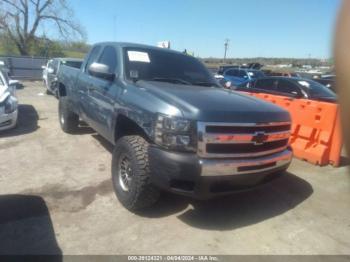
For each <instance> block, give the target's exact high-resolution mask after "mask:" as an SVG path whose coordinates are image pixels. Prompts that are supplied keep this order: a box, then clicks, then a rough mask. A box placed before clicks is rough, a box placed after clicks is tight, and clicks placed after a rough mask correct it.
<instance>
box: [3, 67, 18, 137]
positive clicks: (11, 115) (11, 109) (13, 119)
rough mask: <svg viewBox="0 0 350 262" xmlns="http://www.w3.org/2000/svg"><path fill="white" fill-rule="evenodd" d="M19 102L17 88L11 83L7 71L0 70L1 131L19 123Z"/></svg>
mask: <svg viewBox="0 0 350 262" xmlns="http://www.w3.org/2000/svg"><path fill="white" fill-rule="evenodd" d="M17 116H18V103H17V98H16V89H15V87H14V86H13V85H10V84H9V78H8V75H7V73H5V72H3V71H2V70H0V131H3V130H6V129H10V128H14V127H15V126H16V125H17Z"/></svg>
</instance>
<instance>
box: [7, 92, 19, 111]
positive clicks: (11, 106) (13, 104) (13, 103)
mask: <svg viewBox="0 0 350 262" xmlns="http://www.w3.org/2000/svg"><path fill="white" fill-rule="evenodd" d="M16 109H17V99H16V98H15V97H14V96H9V97H8V98H7V99H6V101H5V114H10V113H12V112H14V111H15V110H16Z"/></svg>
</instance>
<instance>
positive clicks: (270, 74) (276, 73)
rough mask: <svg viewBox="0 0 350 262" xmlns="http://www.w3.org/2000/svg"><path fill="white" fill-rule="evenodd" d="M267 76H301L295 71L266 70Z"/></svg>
mask: <svg viewBox="0 0 350 262" xmlns="http://www.w3.org/2000/svg"><path fill="white" fill-rule="evenodd" d="M264 73H265V76H284V77H300V75H299V74H298V73H295V72H273V71H270V72H264Z"/></svg>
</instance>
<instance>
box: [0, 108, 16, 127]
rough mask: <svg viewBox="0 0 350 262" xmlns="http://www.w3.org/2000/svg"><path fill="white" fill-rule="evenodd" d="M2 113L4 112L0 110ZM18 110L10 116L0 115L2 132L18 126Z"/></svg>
mask: <svg viewBox="0 0 350 262" xmlns="http://www.w3.org/2000/svg"><path fill="white" fill-rule="evenodd" d="M0 111H2V110H1V109H0ZM17 117H18V109H16V110H15V111H14V112H12V113H10V114H4V113H3V114H1V113H0V131H2V130H7V129H11V128H14V127H15V126H16V124H17Z"/></svg>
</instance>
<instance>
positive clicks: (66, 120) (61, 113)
mask: <svg viewBox="0 0 350 262" xmlns="http://www.w3.org/2000/svg"><path fill="white" fill-rule="evenodd" d="M58 119H59V121H60V125H61V128H62V130H63V131H64V132H65V133H69V134H72V133H75V132H76V131H77V129H78V125H79V116H78V115H77V114H76V113H74V112H73V110H71V107H70V104H69V100H68V99H67V97H65V96H64V97H60V100H59V103H58Z"/></svg>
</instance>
